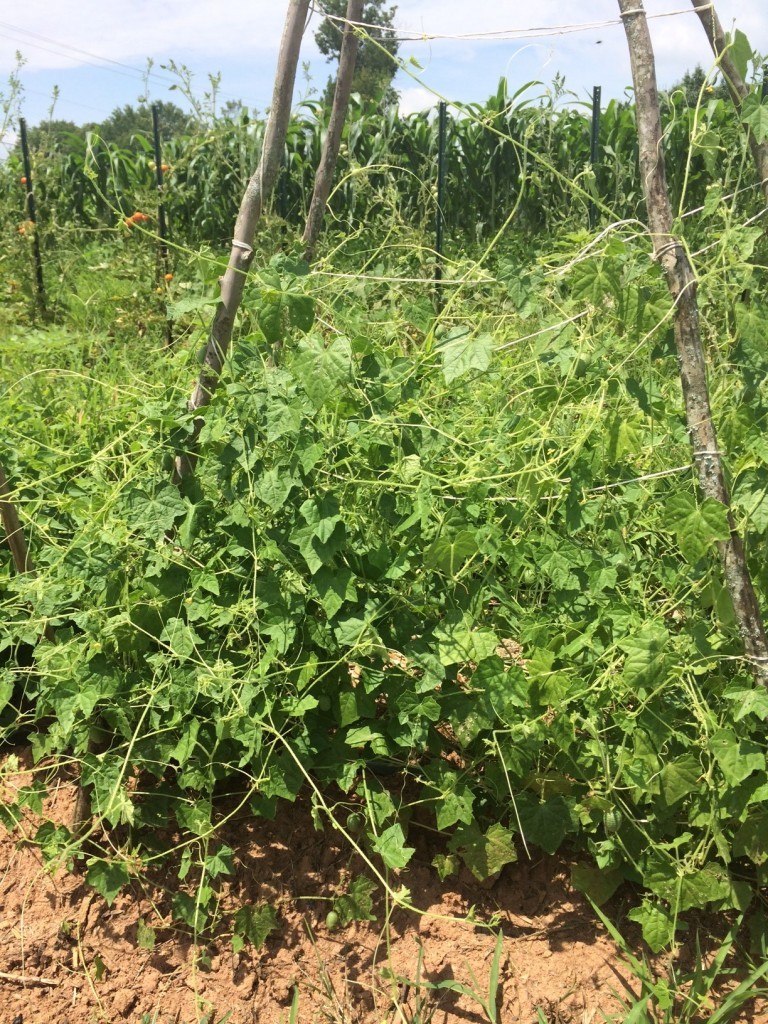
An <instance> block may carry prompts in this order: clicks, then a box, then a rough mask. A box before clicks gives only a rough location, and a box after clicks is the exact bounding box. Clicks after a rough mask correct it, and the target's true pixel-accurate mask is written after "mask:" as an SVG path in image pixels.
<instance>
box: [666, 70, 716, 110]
mask: <svg viewBox="0 0 768 1024" xmlns="http://www.w3.org/2000/svg"><path fill="white" fill-rule="evenodd" d="M706 80H707V75H706V73H705V71H704V69H703V68H702V66H701V64H697V65H696V67H695V68H694V69H693V71H686V72H685V74H684V75H683V77H682V78H681V79H680V81H679V82H675V84H674V85H673V86H671V87H670V88H669V89H667V90H666V91H667V92H668V93H669V95H672V93H675V92H680V91H682V92H683V93H684V95H685V101H686V103H687V104H688V106H689V107H695V106H696V104H697V103H699V100H700V98H703V99H702V102H703V101H705V100H707V99H709V98H710V97H711V96H713V97H714V98H715V99H718V100H724V99H728V86H727V85H726V84H725V82H724V81H723V80H722V79H720V81H718V82H715V83H710V85H709V86H704V83H705V81H706ZM702 86H704V91H703V92H702Z"/></svg>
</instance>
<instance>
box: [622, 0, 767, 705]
mask: <svg viewBox="0 0 768 1024" xmlns="http://www.w3.org/2000/svg"><path fill="white" fill-rule="evenodd" d="M618 3H619V10H620V12H621V17H622V20H623V22H624V30H625V32H626V36H627V42H628V44H629V55H630V60H631V64H632V79H633V84H634V88H635V103H636V105H637V132H638V142H639V154H640V175H641V178H642V182H643V191H644V193H645V199H646V205H647V208H648V226H649V228H650V232H651V238H652V240H653V247H654V253H655V258H656V259H657V260H658V261H659V263H660V265H661V267H662V270H663V272H664V276H665V277H666V280H667V286H668V288H669V292H670V295H671V296H672V300H673V302H674V307H675V319H674V330H675V344H676V346H677V355H678V360H679V363H680V379H681V382H682V389H683V398H684V401H685V411H686V419H687V424H688V433H689V435H690V438H691V444H692V446H693V461H694V465H695V467H696V471H697V474H698V480H699V487H700V488H701V491H702V493H703V494H704V496H705V497H707V498H713V499H714V500H715V501H718V502H720V503H721V504H722V505H724V506H725V508H726V510H727V517H728V526H729V529H730V537H729V538H728V539H727V540H724V541H720V542H719V544H718V547H719V552H720V559H721V562H722V566H723V575H724V577H725V583H726V586H727V587H728V592H729V594H730V596H731V600H732V602H733V608H734V612H735V615H736V621H737V623H738V626H739V631H740V633H741V637H742V640H743V642H744V650H745V654H746V657H747V659H748V660H749V661H750V663H751V665H752V667H753V671H754V674H755V677H756V679H757V680H758V682H760V683H761V684H762V685H763V686H768V641H766V635H765V629H764V627H763V620H762V616H761V613H760V607H759V605H758V603H757V597H756V595H755V590H754V587H753V585H752V579H751V577H750V573H749V568H748V566H747V561H746V557H745V554H744V545H743V543H742V540H741V538H740V536H739V535H738V533H737V531H736V526H735V522H734V518H733V513H732V510H731V502H730V495H729V493H728V488H727V486H726V483H725V477H724V474H723V461H722V456H721V453H720V449H719V448H718V443H717V434H716V432H715V426H714V422H713V420H712V409H711V406H710V401H709V389H708V385H707V370H706V364H705V360H704V349H703V346H702V343H701V333H700V331H699V312H698V304H697V300H696V278H695V276H694V273H693V268H692V267H691V264H690V261H689V259H688V255H687V253H686V251H685V248H684V247H683V245H682V243H681V242H680V240H679V239H678V238H676V237H675V236H674V235H673V234H672V206H671V204H670V200H669V193H668V191H667V181H666V172H665V168H664V156H663V153H662V132H661V115H660V111H659V97H658V91H657V87H656V67H655V62H654V56H653V48H652V46H651V36H650V33H649V31H648V22H647V20H646V17H645V10H644V8H643V4H642V0H618Z"/></svg>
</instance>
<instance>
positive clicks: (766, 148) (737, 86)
mask: <svg viewBox="0 0 768 1024" xmlns="http://www.w3.org/2000/svg"><path fill="white" fill-rule="evenodd" d="M691 3H692V4H693V7H694V10H695V11H696V13H697V14H698V16H699V21H700V22H701V24H702V25H703V26H704V31H705V32H706V34H707V39H708V40H709V45H710V46H711V47H712V52H713V53H714V55H715V59H716V60H717V63H718V65H719V66H720V68H721V69H722V72H723V75H724V76H725V83H726V85H727V86H728V92H729V93H730V94H731V99H732V100H733V105H734V107H735V108H736V111H737V113H739V112H740V111H741V104H742V102H743V100H745V99H746V97H747V96H748V95H749V89H748V88H747V84H746V82H745V81H744V79H743V78H742V76H741V72H740V71H739V69H738V68H737V67H736V63H735V61H734V60H733V57H732V56H731V53H730V50H729V48H728V40H727V39H726V36H725V32H723V26H722V25H721V24H720V19H719V18H718V16H717V11H716V10H715V7H714V4H712V3H710V0H691ZM746 131H747V138H748V140H749V148H750V150H751V151H752V159H753V160H754V161H755V167H756V168H757V173H758V174H759V175H760V187H761V188H762V190H763V196H764V197H765V202H766V205H768V143H766V142H758V141H757V139H756V138H755V134H754V132H753V131H752V129H751V128H749V127H747V128H746Z"/></svg>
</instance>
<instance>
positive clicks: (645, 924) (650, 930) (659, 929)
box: [627, 900, 675, 953]
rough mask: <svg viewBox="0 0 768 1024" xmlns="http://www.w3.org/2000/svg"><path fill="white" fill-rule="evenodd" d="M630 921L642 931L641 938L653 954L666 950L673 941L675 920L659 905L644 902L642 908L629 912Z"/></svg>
mask: <svg viewBox="0 0 768 1024" xmlns="http://www.w3.org/2000/svg"><path fill="white" fill-rule="evenodd" d="M627 916H628V917H629V919H630V921H636V922H637V923H638V924H639V925H640V927H641V928H642V930H643V938H644V939H645V941H646V942H647V943H648V946H649V947H650V949H651V951H652V952H653V953H660V952H661V951H662V949H667V948H668V947H669V946H671V945H672V943H673V942H674V940H675V918H674V916H673V915H672V914H670V913H669V911H668V910H666V909H665V908H664V907H663V906H661V904H659V903H650V902H649V901H648V900H644V901H643V904H642V906H639V907H635V908H634V910H630V912H629V914H628V915H627Z"/></svg>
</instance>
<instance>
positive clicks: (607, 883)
mask: <svg viewBox="0 0 768 1024" xmlns="http://www.w3.org/2000/svg"><path fill="white" fill-rule="evenodd" d="M623 881H624V878H623V876H622V874H621V872H620V871H612V870H610V869H606V868H598V867H595V866H594V865H592V864H585V863H584V862H581V863H579V864H574V866H573V867H572V868H571V882H572V884H573V887H574V888H575V889H578V890H579V892H583V893H584V894H585V895H586V896H588V897H589V898H590V899H591V900H592V902H593V903H594V904H596V906H598V907H601V906H602V905H603V904H604V903H605V902H606V900H609V899H610V898H611V896H613V894H614V893H615V892H616V890H617V889H618V887H619V886H620V885H621V883H622V882H623Z"/></svg>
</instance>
